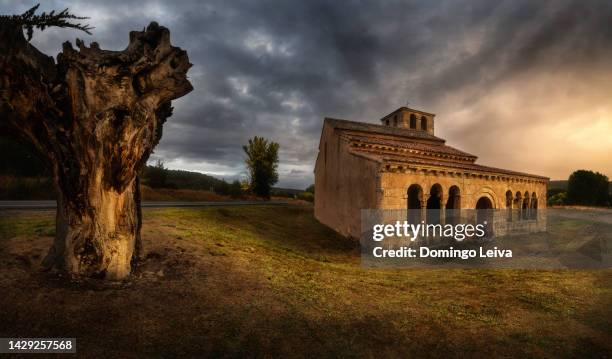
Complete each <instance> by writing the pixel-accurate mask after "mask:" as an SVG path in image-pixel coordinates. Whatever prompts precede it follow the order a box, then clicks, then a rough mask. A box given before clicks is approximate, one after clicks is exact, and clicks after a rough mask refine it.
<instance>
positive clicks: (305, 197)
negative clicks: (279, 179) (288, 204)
mask: <svg viewBox="0 0 612 359" xmlns="http://www.w3.org/2000/svg"><path fill="white" fill-rule="evenodd" d="M297 198H298V199H301V200H303V201H308V202H314V194H312V193H310V192H300V193H298V195H297Z"/></svg>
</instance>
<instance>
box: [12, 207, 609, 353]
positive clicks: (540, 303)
mask: <svg viewBox="0 0 612 359" xmlns="http://www.w3.org/2000/svg"><path fill="white" fill-rule="evenodd" d="M144 222H145V223H144V227H143V239H144V246H145V253H144V255H143V256H144V257H145V259H144V261H143V263H142V265H141V266H140V268H139V269H138V270H137V272H136V273H135V275H134V276H133V278H132V279H131V280H130V281H128V282H126V283H123V284H117V285H107V284H102V283H98V282H90V283H80V284H77V283H69V282H67V281H65V280H63V279H62V278H59V277H58V276H57V275H55V274H49V273H41V272H39V271H38V263H39V262H40V261H41V259H42V257H43V256H44V254H45V252H46V250H47V248H48V247H49V246H50V244H51V240H52V236H53V234H54V213H53V212H51V211H39V212H17V211H4V212H0V287H1V288H2V293H1V294H0V316H1V318H0V337H20V336H22V337H76V338H77V348H78V352H79V353H80V354H81V355H82V356H87V357H123V358H129V357H143V356H145V357H174V356H179V355H180V356H185V357H211V356H214V357H217V356H224V357H244V356H247V357H270V356H276V357H377V358H378V357H416V356H418V357H461V358H463V357H511V356H536V357H609V356H610V353H611V352H612V331H611V329H612V323H611V321H612V289H611V288H612V275H611V274H612V271H611V270H590V271H589V270H583V271H578V270H557V271H552V270H551V271H528V270H432V269H430V270H423V269H421V270H371V269H362V268H361V267H360V261H359V249H358V248H357V246H356V244H355V243H353V242H349V241H347V240H345V239H343V238H341V237H339V236H337V235H336V234H334V232H332V231H330V230H328V229H327V228H325V227H323V226H322V225H320V224H319V223H318V222H316V220H315V219H314V218H313V214H312V208H311V207H308V206H293V207H279V206H269V207H266V206H257V207H224V208H204V209H148V210H145V211H144ZM574 227H577V226H574ZM574 227H572V228H574ZM578 227H579V226H578ZM563 230H564V231H567V230H568V229H567V228H565V229H563Z"/></svg>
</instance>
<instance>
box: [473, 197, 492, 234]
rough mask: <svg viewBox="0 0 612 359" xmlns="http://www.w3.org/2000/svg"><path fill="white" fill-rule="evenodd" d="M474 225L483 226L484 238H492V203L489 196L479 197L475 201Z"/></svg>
mask: <svg viewBox="0 0 612 359" xmlns="http://www.w3.org/2000/svg"><path fill="white" fill-rule="evenodd" d="M474 207H475V208H476V225H479V224H483V225H485V236H484V237H485V238H489V237H491V236H493V208H494V205H493V201H491V198H490V197H489V196H481V197H480V198H478V200H477V201H476V205H475V206H474Z"/></svg>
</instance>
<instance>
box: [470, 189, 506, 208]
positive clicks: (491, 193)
mask: <svg viewBox="0 0 612 359" xmlns="http://www.w3.org/2000/svg"><path fill="white" fill-rule="evenodd" d="M481 197H488V198H489V200H491V203H492V205H493V208H498V207H499V205H498V203H497V195H496V194H495V191H494V190H493V189H492V188H490V187H488V186H485V187H483V188H482V189H481V190H480V191H479V192H477V193H476V195H475V196H474V197H473V198H476V200H475V201H474V202H472V205H471V206H470V207H469V208H476V203H478V200H479V199H480V198H481Z"/></svg>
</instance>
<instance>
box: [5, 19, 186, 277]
mask: <svg viewBox="0 0 612 359" xmlns="http://www.w3.org/2000/svg"><path fill="white" fill-rule="evenodd" d="M76 44H77V47H78V50H75V49H73V47H72V45H71V44H70V43H69V42H66V43H64V45H63V51H62V52H61V53H60V54H59V55H58V57H57V64H55V62H54V61H53V59H52V58H51V57H49V56H46V55H44V54H42V53H41V52H40V51H38V50H37V49H36V48H35V47H33V46H32V45H31V44H30V43H29V42H28V41H26V39H25V37H24V35H23V29H22V27H21V26H15V24H12V23H11V22H10V21H3V22H0V95H1V100H0V121H2V122H3V123H4V124H5V125H8V126H9V127H10V128H11V129H13V130H14V131H15V133H17V134H19V135H21V136H23V137H24V138H25V139H27V140H28V141H30V142H32V143H33V144H34V145H35V147H36V148H37V149H38V151H39V152H40V153H41V155H43V156H45V157H46V158H47V159H48V160H49V162H50V163H51V165H52V170H53V174H54V179H55V184H56V188H57V195H58V200H57V204H58V206H57V224H56V226H57V229H56V236H55V241H54V243H53V246H52V248H51V249H50V251H49V254H48V255H47V257H46V259H45V261H44V263H43V264H44V265H45V266H46V267H48V268H51V267H56V268H60V269H63V270H66V271H67V272H69V273H70V274H71V275H73V276H88V277H104V278H109V279H122V278H125V277H126V276H128V275H129V274H130V272H131V268H132V266H133V265H134V264H135V260H136V259H137V257H138V251H139V248H140V227H141V216H140V195H139V183H138V178H137V172H138V170H139V169H140V168H141V167H142V166H143V165H144V164H145V163H146V161H147V159H148V157H149V155H150V154H151V152H152V150H153V148H154V147H155V145H156V144H157V143H158V142H159V140H160V138H161V134H162V126H163V124H164V122H165V121H166V119H167V118H168V117H169V116H170V115H171V114H172V107H171V104H170V101H171V100H173V99H176V98H179V97H181V96H183V95H185V94H187V93H188V92H190V91H191V90H192V87H191V84H190V83H189V81H188V80H187V75H186V74H187V70H188V69H189V68H190V67H191V64H190V63H189V59H188V57H187V53H186V52H185V51H183V50H181V49H180V48H177V47H174V46H172V45H171V44H170V32H169V31H168V29H166V28H165V27H162V26H159V25H158V24H157V23H151V24H150V25H149V26H148V27H147V28H146V30H144V31H133V32H131V33H130V43H129V45H128V47H127V48H126V49H125V50H123V51H105V50H101V49H100V48H99V46H98V44H97V43H91V45H90V47H86V46H85V44H84V43H83V42H82V41H80V40H78V39H77V41H76Z"/></svg>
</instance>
